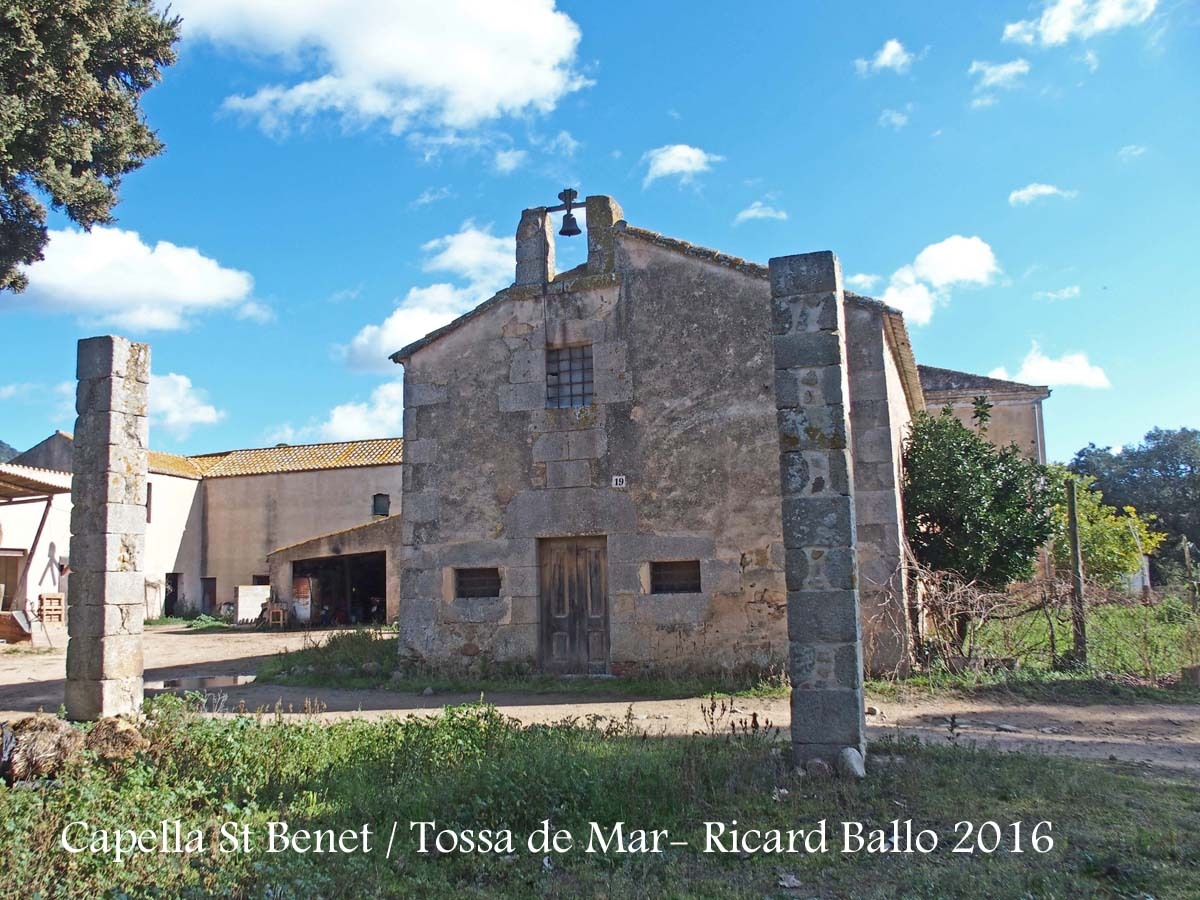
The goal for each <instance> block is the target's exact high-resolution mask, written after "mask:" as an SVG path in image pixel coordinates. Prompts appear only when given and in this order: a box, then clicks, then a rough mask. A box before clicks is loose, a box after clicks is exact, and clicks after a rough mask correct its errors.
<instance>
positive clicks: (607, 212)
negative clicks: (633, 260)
mask: <svg viewBox="0 0 1200 900" xmlns="http://www.w3.org/2000/svg"><path fill="white" fill-rule="evenodd" d="M584 208H585V209H587V245H588V260H587V267H588V274H590V275H599V274H600V273H602V272H611V271H613V269H615V268H616V265H617V247H616V240H617V238H616V233H615V231H614V229H613V225H615V224H616V223H617V222H619V221H621V219H622V218H624V215H625V214H624V213H623V212H621V205H620V204H619V203H617V201H616V200H614V199H613V198H612V197H606V196H604V195H603V194H596V195H594V196H591V197H588V198H587V200H585V201H584Z"/></svg>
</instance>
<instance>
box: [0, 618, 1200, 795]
mask: <svg viewBox="0 0 1200 900" xmlns="http://www.w3.org/2000/svg"><path fill="white" fill-rule="evenodd" d="M313 637H315V638H317V639H318V640H319V639H320V638H321V637H322V635H320V634H315V635H313ZM306 639H308V638H306V636H305V635H304V634H301V633H285V634H264V633H259V632H235V633H227V632H221V633H207V634H198V633H196V632H194V631H189V630H188V629H184V628H178V627H172V626H165V627H158V628H152V629H149V630H148V631H147V637H146V646H145V655H146V678H147V679H163V678H179V677H194V676H198V675H237V674H253V673H254V672H255V671H256V669H257V667H258V664H259V663H260V662H261V661H262V660H263V659H264V658H266V657H268V656H271V655H274V654H276V653H279V652H281V651H283V650H295V649H300V648H301V647H303V646H304V643H305V641H306ZM64 660H65V653H64V652H63V651H62V650H54V651H49V652H42V653H28V652H20V651H13V650H5V651H3V652H0V720H2V719H10V718H13V717H15V716H18V715H21V714H23V713H26V712H31V711H33V710H36V709H38V708H39V707H42V708H44V709H46V710H48V711H50V710H56V709H57V708H58V706H59V704H60V703H61V702H62V688H63V672H64ZM221 691H222V692H223V693H224V694H225V696H226V699H225V708H226V709H227V710H230V711H232V710H235V709H237V708H238V707H239V706H240V705H242V704H244V706H245V708H247V709H250V710H255V709H259V708H266V709H274V708H276V706H277V705H278V706H279V708H280V709H281V710H283V712H284V714H285V715H303V714H305V713H304V712H303V711H304V710H305V709H306V708H308V709H311V708H313V707H314V706H316V707H318V708H320V709H321V710H322V712H321V713H320V715H321V716H322V718H325V719H330V720H333V719H338V718H343V717H347V716H357V717H366V718H379V717H382V716H389V715H402V716H403V715H431V714H434V713H437V712H438V711H439V710H440V709H441V708H442V707H443V706H444V705H447V704H455V703H465V702H470V701H473V700H478V699H479V698H478V696H477V695H472V694H438V695H434V696H429V697H426V696H423V695H420V694H408V693H398V692H395V691H388V690H338V689H334V688H319V689H318V688H292V687H280V686H276V685H263V684H249V685H242V686H237V687H227V688H222V689H221ZM486 699H487V700H488V701H490V702H491V703H494V704H496V705H497V706H499V707H501V708H502V709H503V710H504V712H505V713H506V714H508V715H510V716H513V717H515V718H517V719H520V720H521V721H522V722H526V723H547V722H555V721H560V720H562V719H565V718H569V717H572V716H574V717H578V718H581V719H582V718H585V717H587V716H591V715H596V716H605V717H609V718H623V717H624V716H625V715H626V713H627V711H631V713H632V715H633V718H634V721H635V724H636V725H637V726H638V727H640V728H643V729H645V730H647V731H649V732H650V733H651V734H667V735H689V734H692V733H694V732H696V731H698V730H702V729H703V728H704V722H703V719H702V717H701V713H700V709H701V702H702V701H701V699H699V698H691V699H683V700H628V699H621V698H612V697H603V696H595V695H584V696H581V695H579V694H508V693H501V694H492V695H489V696H488V697H487V698H486ZM868 702H869V703H871V704H872V705H873V706H875V707H877V708H878V710H879V712H880V713H881V714H880V715H876V716H870V717H868V724H869V726H870V735H871V737H872V738H882V737H884V736H886V735H889V734H890V735H897V736H917V737H920V738H922V739H925V740H932V741H938V742H941V741H947V740H950V739H951V734H952V732H951V730H950V725H949V719H950V717H951V716H953V717H954V725H955V729H954V732H953V734H954V735H955V737H954V738H953V739H954V740H955V741H957V742H959V743H977V744H979V745H980V746H990V747H996V748H999V749H1004V750H1036V751H1040V752H1045V753H1051V754H1067V755H1071V756H1080V757H1087V758H1091V759H1117V760H1121V761H1124V762H1131V763H1142V764H1147V765H1151V766H1156V767H1164V768H1171V769H1176V770H1183V771H1188V772H1191V773H1195V774H1200V704H1179V705H1167V704H1155V703H1138V704H1131V705H1115V704H1114V705H1109V704H1093V705H1087V706H1075V705H1067V704H1049V703H1030V702H1025V701H1020V700H1014V701H1012V702H1006V701H1003V700H999V699H997V698H995V697H988V698H970V699H959V698H936V699H925V698H921V699H913V700H882V699H872V698H868ZM735 705H736V710H737V711H736V712H735V713H734V714H733V715H734V717H736V718H747V719H748V718H749V717H750V715H751V713H756V714H757V715H758V718H759V721H760V722H762V721H769V722H770V723H771V724H772V725H775V726H778V727H780V728H783V729H785V730H786V729H787V727H788V723H789V721H790V714H789V710H788V703H787V701H786V700H782V699H767V700H758V699H738V700H736V701H735Z"/></svg>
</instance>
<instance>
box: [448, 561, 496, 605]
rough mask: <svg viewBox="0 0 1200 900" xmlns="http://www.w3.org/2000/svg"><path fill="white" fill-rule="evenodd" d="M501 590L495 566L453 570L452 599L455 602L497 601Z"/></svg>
mask: <svg viewBox="0 0 1200 900" xmlns="http://www.w3.org/2000/svg"><path fill="white" fill-rule="evenodd" d="M502 590H503V583H502V580H501V577H500V569H499V568H497V567H495V566H478V567H472V568H461V569H460V568H456V569H454V597H455V599H457V600H491V599H497V598H499V597H500V594H501V591H502Z"/></svg>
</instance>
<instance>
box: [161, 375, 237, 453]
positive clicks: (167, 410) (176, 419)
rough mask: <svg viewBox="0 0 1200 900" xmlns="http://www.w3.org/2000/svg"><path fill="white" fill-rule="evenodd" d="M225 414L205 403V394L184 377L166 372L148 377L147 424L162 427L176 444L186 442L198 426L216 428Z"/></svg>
mask: <svg viewBox="0 0 1200 900" xmlns="http://www.w3.org/2000/svg"><path fill="white" fill-rule="evenodd" d="M224 418H225V413H224V411H222V410H219V409H217V408H216V407H215V406H213V405H212V404H211V403H209V402H208V396H207V393H206V392H205V391H202V390H200V389H199V388H197V387H194V386H193V385H192V379H190V378H188V377H187V376H186V375H179V374H176V373H175V372H168V373H167V374H166V375H151V376H150V424H151V425H152V426H161V427H162V428H164V429H166V430H167V431H168V432H169V433H170V434H171V435H172V436H173V437H174V438H176V439H177V440H183V439H185V438H186V437H187V436H188V435H189V434H191V432H192V429H193V428H195V427H196V426H197V425H215V424H216V423H217V422H220V421H221V420H222V419H224Z"/></svg>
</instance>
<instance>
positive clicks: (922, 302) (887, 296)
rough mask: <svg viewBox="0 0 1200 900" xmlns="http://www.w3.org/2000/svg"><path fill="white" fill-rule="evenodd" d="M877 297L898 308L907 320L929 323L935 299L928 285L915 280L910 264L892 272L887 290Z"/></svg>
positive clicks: (923, 323)
mask: <svg viewBox="0 0 1200 900" xmlns="http://www.w3.org/2000/svg"><path fill="white" fill-rule="evenodd" d="M879 299H880V300H882V301H883V302H884V303H886V304H887V305H888V306H894V307H895V308H896V309H898V310H900V312H902V313H904V317H905V318H906V319H908V321H910V322H912V323H914V324H916V325H928V324H929V320H930V319H932V318H933V308H934V305H935V303H936V301H937V298H936V296H935V295H934V293H933V291H931V290H930V289H929V286H928V285H926V284H922V283H921V282H920V281H918V280H917V276H916V273H915V272H914V271H913V267H912V266H901V267H900V268H899V269H897V270H896V271H895V272H893V273H892V277H891V279H889V281H888V286H887V290H885V291H884V292H883V296H882V297H880V298H879Z"/></svg>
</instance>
